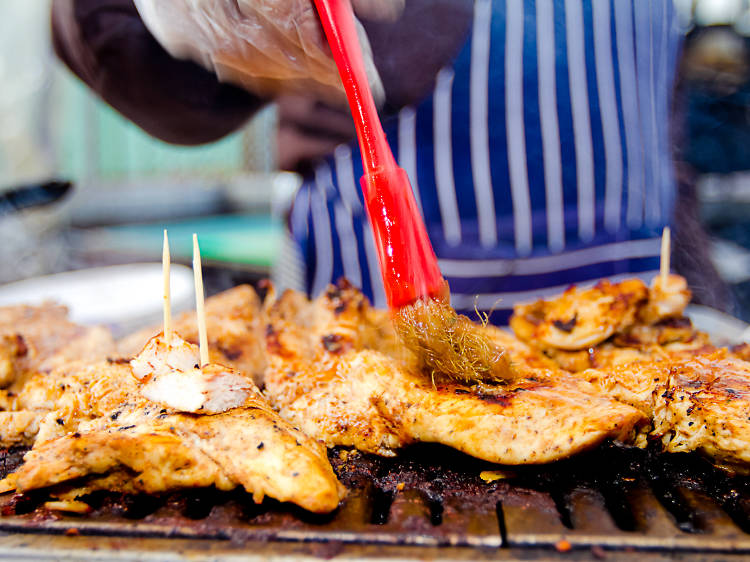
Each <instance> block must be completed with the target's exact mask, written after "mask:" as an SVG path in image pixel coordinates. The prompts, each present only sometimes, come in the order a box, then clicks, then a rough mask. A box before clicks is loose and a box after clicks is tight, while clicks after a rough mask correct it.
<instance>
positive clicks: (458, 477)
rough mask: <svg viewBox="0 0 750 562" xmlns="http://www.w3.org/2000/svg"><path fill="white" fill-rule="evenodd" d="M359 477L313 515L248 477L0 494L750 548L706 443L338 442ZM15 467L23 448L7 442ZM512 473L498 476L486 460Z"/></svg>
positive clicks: (36, 504)
mask: <svg viewBox="0 0 750 562" xmlns="http://www.w3.org/2000/svg"><path fill="white" fill-rule="evenodd" d="M330 457H331V461H332V463H333V465H334V468H335V470H336V472H337V474H338V475H339V477H340V478H341V480H342V482H344V484H346V485H347V487H348V488H349V489H350V494H349V496H348V497H347V498H346V499H345V500H344V501H343V502H342V504H341V506H340V508H339V509H338V510H337V511H336V512H335V513H333V514H330V515H327V516H315V515H311V514H309V513H305V512H303V511H301V510H299V509H297V508H295V507H293V506H289V505H285V504H279V503H277V502H274V501H271V500H267V501H265V502H264V503H263V504H261V505H255V504H254V503H253V502H252V499H251V497H250V496H249V495H248V494H246V493H244V492H241V491H234V492H229V493H227V492H220V491H217V490H213V489H209V490H195V491H189V492H183V493H176V494H169V495H164V496H158V497H154V496H139V497H133V496H123V495H117V494H111V493H96V494H93V495H91V496H89V497H87V498H86V500H87V501H88V502H89V503H90V504H91V505H92V506H93V508H94V509H93V511H92V512H91V513H90V514H88V515H85V516H72V515H64V514H60V513H52V512H49V511H47V510H46V509H44V508H43V506H42V504H43V502H44V501H45V500H46V499H47V495H46V493H44V492H39V493H33V494H29V495H15V496H14V495H10V494H6V495H5V496H3V497H0V509H2V513H3V515H4V516H3V517H0V529H1V530H5V531H14V532H26V533H30V532H31V533H59V534H65V533H67V534H71V533H76V534H83V535H100V536H101V535H104V536H131V537H160V538H168V537H180V538H198V539H214V540H217V539H220V540H232V541H243V542H244V541H259V540H262V541H273V540H275V541H303V542H341V543H353V544H361V545H367V544H371V545H372V544H382V545H411V546H424V547H432V546H445V545H453V546H464V547H466V546H468V547H492V548H496V547H521V548H524V547H529V548H530V547H557V548H562V547H567V544H566V543H565V542H561V541H567V543H569V544H570V546H571V547H573V548H576V547H591V546H600V547H605V548H611V549H649V550H692V551H703V552H716V551H724V552H750V479H748V478H746V477H731V476H728V475H726V474H725V473H723V472H721V471H719V470H717V469H715V468H714V467H712V466H711V465H710V464H709V463H708V462H706V461H705V460H703V459H701V458H699V457H698V456H696V455H685V454H680V455H663V454H659V453H657V452H656V451H655V450H647V451H642V450H638V449H631V448H624V447H619V446H616V445H607V446H605V447H602V448H600V449H599V450H597V451H593V452H591V453H587V454H585V455H580V456H578V457H576V458H574V459H570V460H567V461H563V462H559V463H555V464H553V465H549V466H546V467H541V468H534V467H531V468H528V467H527V468H523V469H507V470H506V469H502V468H501V467H497V466H492V465H488V464H486V463H482V462H480V461H477V460H475V459H471V458H469V457H466V456H464V455H461V454H459V453H456V452H455V451H452V450H450V449H447V448H444V447H440V446H418V447H412V448H410V449H409V450H407V451H406V452H405V453H404V454H403V455H402V456H401V457H400V458H398V459H381V458H376V457H371V456H366V455H360V454H358V453H352V454H349V453H348V451H343V450H340V449H335V450H332V451H331V453H330ZM0 459H1V460H2V466H4V467H5V470H6V471H7V470H11V469H13V468H14V466H16V465H17V464H18V462H19V460H20V452H19V451H17V450H16V451H5V452H4V453H3V454H2V455H0ZM498 469H500V470H501V471H502V474H503V475H505V476H507V477H506V478H502V479H500V480H496V481H494V482H491V483H488V482H485V481H484V480H482V479H481V478H480V476H479V475H480V473H481V472H482V471H484V470H498Z"/></svg>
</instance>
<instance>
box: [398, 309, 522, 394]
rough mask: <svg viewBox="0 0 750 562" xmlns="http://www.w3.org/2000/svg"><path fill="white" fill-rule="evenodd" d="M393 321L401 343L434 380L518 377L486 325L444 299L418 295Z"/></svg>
mask: <svg viewBox="0 0 750 562" xmlns="http://www.w3.org/2000/svg"><path fill="white" fill-rule="evenodd" d="M393 323H394V327H395V329H396V333H397V334H398V337H399V338H400V340H401V341H402V343H403V344H404V345H405V346H406V347H407V348H408V349H409V350H410V351H411V352H412V353H414V354H415V355H416V357H417V358H418V361H419V362H420V364H421V365H420V366H421V368H422V370H423V371H424V372H425V374H427V375H429V376H430V377H431V378H432V379H433V380H439V379H451V380H455V381H460V382H464V383H477V382H484V383H494V382H503V381H507V380H511V379H514V378H516V375H515V374H514V372H513V368H512V366H511V364H510V361H509V360H508V357H507V355H506V352H505V350H504V349H503V348H501V347H500V346H499V345H497V344H496V343H495V342H493V341H492V339H491V337H490V336H489V334H488V331H487V330H486V328H485V327H484V326H482V325H479V324H476V323H475V322H472V321H471V320H470V319H469V318H467V317H466V316H464V315H462V314H458V313H457V312H456V311H455V310H454V309H453V308H452V307H451V306H450V305H449V304H448V303H447V302H445V301H442V300H438V299H434V298H426V299H419V300H417V301H416V302H415V303H413V304H411V305H408V306H404V307H403V308H401V309H399V310H398V311H397V312H395V313H394V322H393Z"/></svg>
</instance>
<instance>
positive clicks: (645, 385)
mask: <svg viewBox="0 0 750 562" xmlns="http://www.w3.org/2000/svg"><path fill="white" fill-rule="evenodd" d="M581 377H582V378H584V379H585V380H586V381H588V382H590V383H592V384H593V385H594V386H596V387H597V388H598V389H600V391H601V392H602V393H605V394H607V395H608V396H611V397H613V398H616V399H617V400H620V401H622V402H624V403H627V404H630V405H632V406H634V407H636V408H638V409H639V410H641V411H642V412H644V413H645V414H646V415H648V416H649V417H650V418H652V420H653V424H652V427H651V429H650V432H649V438H651V439H659V440H661V442H662V444H663V446H664V450H665V451H668V452H688V451H700V452H702V453H704V454H705V455H707V456H709V457H711V458H713V459H714V460H715V461H716V463H717V464H719V465H726V466H730V467H734V468H737V467H745V468H743V470H745V471H746V467H747V465H748V464H750V363H748V362H746V361H743V360H742V359H739V358H737V357H732V356H731V355H730V354H729V353H728V352H727V351H726V350H719V351H715V352H713V353H707V354H703V355H695V356H687V357H684V358H679V359H666V360H664V361H643V362H635V363H632V364H623V365H619V366H617V367H614V368H611V369H608V370H606V371H598V370H588V371H584V372H583V373H581Z"/></svg>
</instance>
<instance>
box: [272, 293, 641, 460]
mask: <svg viewBox="0 0 750 562" xmlns="http://www.w3.org/2000/svg"><path fill="white" fill-rule="evenodd" d="M378 314H385V315H387V313H385V312H384V313H377V312H374V311H372V310H371V309H370V308H369V305H368V303H367V301H366V300H365V299H364V297H362V295H361V293H359V292H358V291H356V290H354V289H352V288H350V287H346V286H345V287H341V286H339V287H331V288H329V290H328V291H327V292H326V293H325V294H324V295H323V296H321V297H319V298H318V299H316V300H315V301H313V302H308V301H306V300H305V299H304V297H300V295H298V294H296V293H293V292H287V293H285V294H284V295H283V296H282V297H281V298H280V299H279V300H278V301H277V302H276V303H274V304H273V305H272V306H271V307H270V308H269V312H268V318H269V324H268V326H267V330H266V333H267V338H266V344H267V352H268V360H269V368H268V370H267V373H266V394H267V395H268V396H269V397H270V399H271V401H272V403H273V405H274V406H275V407H277V408H278V409H279V411H280V414H281V415H282V417H284V418H285V419H287V420H289V421H291V422H292V423H293V424H295V425H296V426H298V427H300V428H301V429H302V430H303V431H305V432H306V433H307V434H308V435H311V436H313V437H315V438H317V439H320V440H321V441H323V442H324V443H326V444H327V445H329V446H333V445H347V446H354V447H356V448H358V449H360V450H362V451H365V452H371V453H376V454H380V455H393V454H395V450H396V449H398V448H400V447H403V446H405V445H407V444H409V443H412V442H415V441H426V442H437V443H443V444H445V445H448V446H451V447H454V448H456V449H458V450H460V451H463V452H465V453H468V454H470V455H473V456H476V457H478V458H481V459H485V460H488V461H491V462H496V463H502V464H527V463H528V464H533V463H544V462H550V461H553V460H556V459H561V458H565V457H567V456H570V455H572V454H575V453H577V452H579V451H582V450H584V449H587V448H589V447H593V446H595V445H596V444H598V443H600V442H601V441H602V440H604V439H606V438H610V437H611V438H615V439H630V438H631V434H632V433H633V431H634V428H635V427H636V426H637V425H639V424H640V423H642V422H643V421H645V418H644V416H643V415H642V414H641V413H640V412H639V411H638V410H636V409H634V408H631V407H629V406H626V405H623V404H619V403H617V402H615V401H613V400H610V399H608V398H604V397H601V396H596V394H595V392H596V391H595V389H594V388H593V387H592V386H591V385H589V384H588V383H585V382H583V381H581V380H579V379H576V378H574V377H573V376H571V375H568V374H565V373H562V372H555V371H545V370H542V369H537V370H535V371H534V377H533V378H532V377H529V378H522V379H518V380H515V381H513V382H511V383H509V384H507V385H502V386H500V385H498V386H487V385H484V386H481V387H469V386H466V385H462V384H455V383H447V384H444V385H441V386H439V387H436V386H434V385H433V383H432V381H431V378H430V376H429V374H426V373H423V372H420V371H419V369H418V365H419V363H418V362H417V361H416V360H415V359H414V358H413V356H410V355H409V354H408V353H404V352H403V350H399V349H398V348H395V349H394V348H393V347H392V342H393V340H392V338H393V337H394V336H393V333H392V331H391V333H390V334H388V333H387V332H385V333H384V328H383V326H384V324H383V323H382V322H381V321H377V320H376V321H375V322H374V324H371V323H370V319H373V318H377V316H378ZM339 319H341V320H340V322H341V323H339ZM357 319H358V320H357ZM353 325H356V326H358V329H357V330H352V329H351V328H350V327H351V326H353ZM373 325H374V326H375V327H376V328H377V330H378V334H379V336H380V337H382V341H383V342H384V343H383V347H382V348H380V347H379V341H380V340H379V339H378V338H374V337H372V334H371V333H370V330H371V329H372V327H373ZM497 337H498V338H499V339H500V340H502V339H503V338H505V339H506V340H507V338H509V336H507V335H500V334H498V335H497ZM524 348H525V346H523V344H520V343H519V344H517V345H516V346H515V347H514V348H510V347H509V348H508V354H509V358H510V360H511V363H514V361H515V362H516V363H518V364H524V362H525V361H526V360H532V354H531V353H530V352H529V350H528V348H525V349H524ZM516 354H518V355H516ZM516 357H517V358H518V359H516ZM525 368H526V369H527V372H531V368H530V367H528V366H526V367H525Z"/></svg>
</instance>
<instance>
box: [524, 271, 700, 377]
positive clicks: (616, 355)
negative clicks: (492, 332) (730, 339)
mask: <svg viewBox="0 0 750 562" xmlns="http://www.w3.org/2000/svg"><path fill="white" fill-rule="evenodd" d="M689 301H690V291H689V290H688V289H687V283H686V281H685V279H684V278H682V277H680V276H679V275H669V276H667V278H666V280H663V279H662V278H661V276H657V277H655V278H654V280H653V281H652V283H651V286H650V287H646V285H644V284H643V282H642V281H640V280H639V279H628V280H625V281H622V282H620V283H616V284H612V283H610V282H608V281H606V280H605V281H601V282H599V283H597V284H596V285H594V286H593V287H591V288H589V289H579V288H577V287H571V288H569V289H568V290H567V291H565V292H564V293H563V294H561V295H560V296H558V297H555V298H551V299H547V300H540V301H537V302H535V303H530V304H520V305H517V306H516V307H515V308H514V314H513V316H512V318H511V320H510V326H511V328H512V329H513V331H514V333H515V334H516V336H518V337H519V338H520V339H521V340H523V341H525V342H527V343H528V344H529V345H531V346H533V347H534V348H536V349H538V350H539V351H540V352H542V353H543V354H544V355H545V356H547V357H549V358H550V359H552V360H553V361H554V362H555V363H556V364H557V365H558V366H559V367H561V368H563V369H565V370H567V371H571V372H578V371H583V370H585V369H590V368H597V369H601V368H607V367H609V366H612V365H617V364H620V363H623V362H629V361H633V360H644V361H645V360H655V361H658V360H661V359H664V358H665V357H668V356H672V355H680V354H683V353H703V352H706V351H708V350H709V349H711V348H710V342H709V338H708V335H707V334H705V333H703V332H699V331H697V330H695V328H694V327H693V325H692V323H691V322H690V319H689V318H686V317H685V316H683V313H684V311H685V307H686V306H687V304H688V303H689Z"/></svg>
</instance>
